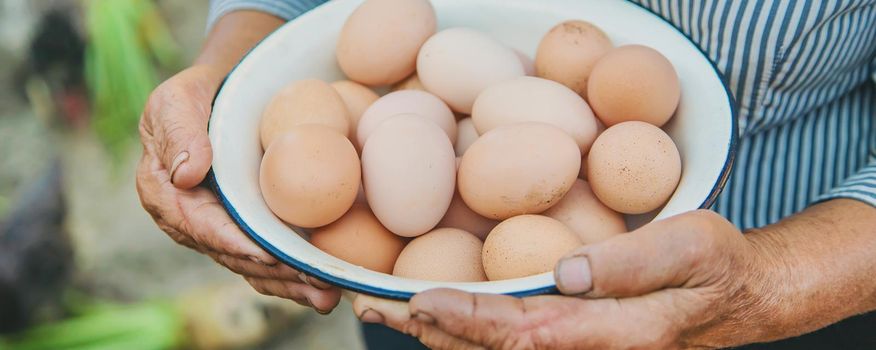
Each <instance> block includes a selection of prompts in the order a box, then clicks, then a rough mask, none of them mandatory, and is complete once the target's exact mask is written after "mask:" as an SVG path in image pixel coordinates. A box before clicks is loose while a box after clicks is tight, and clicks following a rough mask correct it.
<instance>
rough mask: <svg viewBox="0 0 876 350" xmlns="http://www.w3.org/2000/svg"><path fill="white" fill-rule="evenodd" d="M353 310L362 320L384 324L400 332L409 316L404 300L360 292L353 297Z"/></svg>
mask: <svg viewBox="0 0 876 350" xmlns="http://www.w3.org/2000/svg"><path fill="white" fill-rule="evenodd" d="M353 312H354V313H355V314H356V317H359V319H360V320H361V321H362V322H365V323H380V324H384V325H386V326H389V327H391V328H394V329H395V330H397V331H400V332H403V331H404V326H405V323H406V322H407V321H408V320H410V316H411V313H410V311H408V303H406V302H403V301H398V300H389V299H382V298H377V297H373V296H370V295H366V294H361V293H359V294H357V295H356V298H355V299H353Z"/></svg>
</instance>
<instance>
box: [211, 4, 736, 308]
mask: <svg viewBox="0 0 876 350" xmlns="http://www.w3.org/2000/svg"><path fill="white" fill-rule="evenodd" d="M629 3H631V4H633V5H635V6H636V7H639V8H640V9H642V10H644V11H646V12H648V13H649V14H651V15H652V16H654V17H656V18H659V19H660V20H661V21H663V22H664V23H666V24H668V25H669V26H670V27H671V28H672V29H673V30H674V31H675V32H676V33H678V34H680V35H681V36H682V37H684V38H685V39H687V41H688V42H690V44H692V45H693V46H694V48H696V49H697V51H699V52H700V54H701V55H702V56H703V57H704V58H705V59H706V61H708V62H709V64H710V65H711V66H712V70H713V72H714V74H715V75H716V76H717V77H718V80H720V82H721V86H723V87H724V93H725V95H726V96H727V104H728V106H729V107H730V119H731V120H730V124H731V125H730V127H731V129H732V130H731V131H730V140H729V141H728V151H727V157H726V158H725V159H724V165H723V168H722V169H721V174H720V175H719V176H718V178H717V180H715V183H714V184H713V185H712V188H711V190H710V191H709V195H708V196H706V198H705V199H704V200H703V202H702V203H701V204H700V206H699V208H698V209H709V208H711V207H712V206H713V205H714V204H715V202H716V201H717V199H718V196H719V195H720V194H721V192H722V191H723V190H724V186H725V185H726V184H727V181H728V180H729V179H730V174H731V173H732V170H733V165H734V163H735V161H736V152H737V147H738V142H739V115H738V108H737V104H736V99H735V97H734V95H733V92H732V91H731V90H730V85H729V84H728V82H727V79H726V77H725V76H724V74H723V73H722V72H721V70H720V69H718V66H717V64H716V63H715V62H714V61H713V60H712V59H711V58H710V57H709V55H708V53H706V52H705V50H703V48H702V47H701V46H700V45H698V44H697V43H696V42H695V41H694V40H693V39H692V38H691V37H690V35H688V34H687V33H685V32H684V31H682V30H681V28H679V27H678V26H676V25H675V24H674V23H672V22H671V21H670V20H668V19H667V18H665V17H663V16H661V15H660V14H658V13H657V12H655V11H654V10H652V9H650V8H648V7H646V6H645V5H643V4H640V3H638V2H634V1H629ZM323 5H325V3H323V4H320V5H319V6H317V7H316V8H314V9H311V11H314V10H317V8H319V7H322V6H323ZM294 21H295V19H292V20H289V21H286V22H285V23H283V24H282V25H280V26H279V27H277V28H276V29H274V30H273V31H271V32H270V33H268V34H267V35H265V37H263V38H262V39H260V40H259V41H258V42H256V44H255V45H253V46H252V47H251V48H250V49H249V50H247V52H246V53H245V54H244V55H243V56H241V58H240V60H239V61H238V62H237V63H236V64H235V65H234V67H232V68H231V70H230V71H228V74H226V75H225V77H223V78H222V81H221V82H220V83H219V86H218V88H217V89H216V93H215V94H214V95H213V99H212V101H211V102H210V119H208V121H207V132H208V133H209V131H210V125H212V123H211V121H212V119H213V118H212V116H213V107H214V105H215V104H216V100H217V99H218V98H219V95H220V94H221V92H222V90H223V88H224V87H225V83H226V82H227V81H228V78H229V77H230V76H231V75H232V74H233V73H234V71H235V70H237V68H238V67H239V66H240V64H241V63H242V62H243V61H244V60H246V58H247V57H249V55H250V54H251V53H252V52H253V50H255V49H256V48H257V47H259V45H261V44H262V42H264V41H265V40H268V39H269V38H270V37H271V36H272V35H274V34H275V33H277V32H278V31H280V30H281V29H282V28H284V27H285V26H287V25H289V24H290V23H292V22H294ZM204 183H205V184H207V185H208V186H209V187H210V189H212V191H213V193H215V194H216V197H217V198H218V199H219V202H220V203H221V204H222V207H224V208H225V211H226V212H227V213H228V215H229V216H230V217H231V219H232V220H233V221H234V222H235V223H236V224H237V226H238V227H239V228H240V229H241V231H243V232H244V233H245V234H246V235H247V236H248V237H249V238H250V239H252V240H253V241H254V242H255V243H256V244H258V245H259V246H260V247H261V248H262V249H265V251H267V252H268V253H269V254H271V255H272V256H274V257H275V258H276V259H277V260H279V261H280V262H281V263H284V264H286V265H289V266H290V267H292V268H294V269H296V270H298V271H299V272H301V273H304V274H306V275H307V276H311V277H316V278H317V279H320V280H322V281H324V282H326V283H328V284H331V285H333V286H336V287H339V288H341V289H344V290H350V291H353V292H358V293H364V294H368V295H372V296H377V297H381V298H387V299H394V300H409V299H410V298H411V297H413V296H414V293H411V292H402V291H397V290H392V289H386V288H381V287H377V286H372V285H367V284H363V283H359V282H355V281H351V280H348V279H345V278H342V277H337V276H334V275H332V274H330V273H327V272H324V271H322V270H320V269H318V268H316V267H313V266H311V265H308V264H306V263H304V262H302V261H300V260H298V259H295V258H294V257H292V256H289V255H288V254H286V253H285V252H283V251H282V250H280V249H278V248H277V247H276V246H274V245H273V244H271V243H269V242H268V241H266V240H265V239H264V238H262V237H261V235H259V234H258V233H256V232H255V230H253V229H252V228H251V227H250V226H249V225H248V224H247V223H246V222H245V221H244V220H243V219H242V218H241V217H240V214H238V212H237V209H236V208H235V207H234V206H233V205H232V204H231V203H230V202H229V201H228V198H227V197H226V196H225V193H224V192H223V191H222V188H220V187H219V184H218V181H217V180H216V174H215V173H214V171H213V167H212V166H211V167H210V170H209V171H208V172H207V176H206V177H205V179H204ZM503 294H504V295H509V296H514V297H527V296H534V295H543V294H559V290H558V289H557V287H556V284H551V285H548V286H543V287H538V288H532V289H527V290H522V291H517V292H511V293H503Z"/></svg>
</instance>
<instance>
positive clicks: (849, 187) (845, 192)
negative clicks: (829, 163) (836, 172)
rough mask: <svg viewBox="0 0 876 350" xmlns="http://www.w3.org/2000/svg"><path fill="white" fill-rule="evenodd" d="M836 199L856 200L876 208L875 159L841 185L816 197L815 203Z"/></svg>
mask: <svg viewBox="0 0 876 350" xmlns="http://www.w3.org/2000/svg"><path fill="white" fill-rule="evenodd" d="M838 198H850V199H857V200H859V201H862V202H864V203H867V204H870V205H871V206H873V207H876V159H871V160H870V162H869V163H868V164H867V165H866V166H864V167H863V168H861V169H860V170H858V172H857V173H855V174H854V175H852V176H850V177H849V178H848V179H846V180H845V181H843V183H842V184H840V185H839V186H837V187H835V188H834V189H832V190H830V191H829V192H827V193H825V194H823V195H821V196H820V197H818V199H817V202H823V201H826V200H831V199H838Z"/></svg>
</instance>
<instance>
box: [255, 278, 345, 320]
mask: <svg viewBox="0 0 876 350" xmlns="http://www.w3.org/2000/svg"><path fill="white" fill-rule="evenodd" d="M246 281H247V282H249V284H250V285H252V286H253V288H255V290H256V291H258V292H259V293H262V294H265V295H272V296H277V297H280V298H285V299H291V300H294V301H295V302H297V303H299V304H301V305H304V306H307V307H312V308H313V309H314V310H316V311H317V312H319V313H321V314H328V313H330V312H332V310H333V309H334V308H335V306H338V303H339V302H340V300H341V292H340V290H339V289H336V288H335V289H329V290H319V289H316V288H313V287H311V286H308V285H306V284H304V283H300V282H297V283H296V282H288V281H280V280H271V279H261V278H252V277H246Z"/></svg>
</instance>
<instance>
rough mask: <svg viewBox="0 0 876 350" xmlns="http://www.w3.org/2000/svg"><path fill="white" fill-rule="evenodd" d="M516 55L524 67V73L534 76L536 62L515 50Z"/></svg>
mask: <svg viewBox="0 0 876 350" xmlns="http://www.w3.org/2000/svg"><path fill="white" fill-rule="evenodd" d="M514 53H515V54H517V58H519V59H520V64H522V65H523V72H524V73H525V74H526V75H528V76H534V75H535V62H534V61H533V60H532V59H531V58H529V55H527V54H525V53H523V51H520V50H517V49H514Z"/></svg>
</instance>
